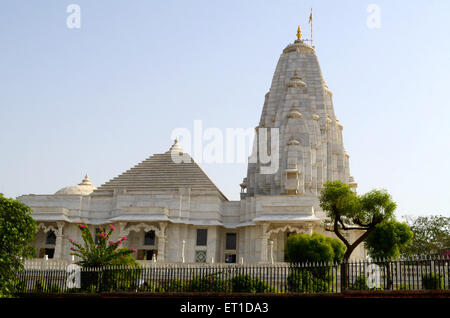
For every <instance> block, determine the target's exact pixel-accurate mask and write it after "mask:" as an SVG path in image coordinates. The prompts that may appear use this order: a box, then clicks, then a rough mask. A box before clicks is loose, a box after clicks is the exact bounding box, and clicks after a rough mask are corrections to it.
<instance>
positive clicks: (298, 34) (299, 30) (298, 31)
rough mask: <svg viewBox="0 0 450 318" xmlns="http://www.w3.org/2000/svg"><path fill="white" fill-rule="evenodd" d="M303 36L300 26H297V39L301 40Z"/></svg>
mask: <svg viewBox="0 0 450 318" xmlns="http://www.w3.org/2000/svg"><path fill="white" fill-rule="evenodd" d="M301 37H302V30H301V29H300V26H298V28H297V39H299V40H300V38H301Z"/></svg>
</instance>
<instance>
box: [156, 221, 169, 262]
mask: <svg viewBox="0 0 450 318" xmlns="http://www.w3.org/2000/svg"><path fill="white" fill-rule="evenodd" d="M166 227H167V223H166V222H159V229H160V230H159V236H158V261H164V260H165V259H166V255H165V254H166V242H167V236H166Z"/></svg>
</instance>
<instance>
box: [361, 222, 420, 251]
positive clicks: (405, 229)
mask: <svg viewBox="0 0 450 318" xmlns="http://www.w3.org/2000/svg"><path fill="white" fill-rule="evenodd" d="M412 238H413V232H412V231H411V229H410V227H409V226H408V224H406V223H404V222H397V221H396V220H389V221H386V222H382V223H380V224H378V225H377V226H376V227H375V229H374V230H373V232H372V233H370V235H369V236H368V237H367V239H366V241H365V246H366V249H367V251H368V252H369V255H370V256H371V257H373V258H391V259H395V258H398V257H399V256H400V254H401V252H402V251H403V250H404V249H405V248H406V247H407V246H408V245H409V244H411V242H412Z"/></svg>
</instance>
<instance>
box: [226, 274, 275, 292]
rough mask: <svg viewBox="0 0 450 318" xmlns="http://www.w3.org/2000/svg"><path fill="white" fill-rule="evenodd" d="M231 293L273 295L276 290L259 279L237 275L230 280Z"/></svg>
mask: <svg viewBox="0 0 450 318" xmlns="http://www.w3.org/2000/svg"><path fill="white" fill-rule="evenodd" d="M230 282H231V288H232V290H233V292H239V293H275V292H276V289H275V288H273V287H271V286H269V284H267V283H266V282H264V281H262V280H261V279H259V278H252V277H251V276H250V275H238V276H236V277H233V278H232V279H231V280H230Z"/></svg>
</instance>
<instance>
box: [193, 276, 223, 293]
mask: <svg viewBox="0 0 450 318" xmlns="http://www.w3.org/2000/svg"><path fill="white" fill-rule="evenodd" d="M187 291H192V292H214V293H219V292H221V293H229V292H231V283H230V281H228V280H223V279H221V278H218V277H215V276H207V277H196V278H194V279H193V280H191V281H190V282H189V284H188V286H187Z"/></svg>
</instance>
